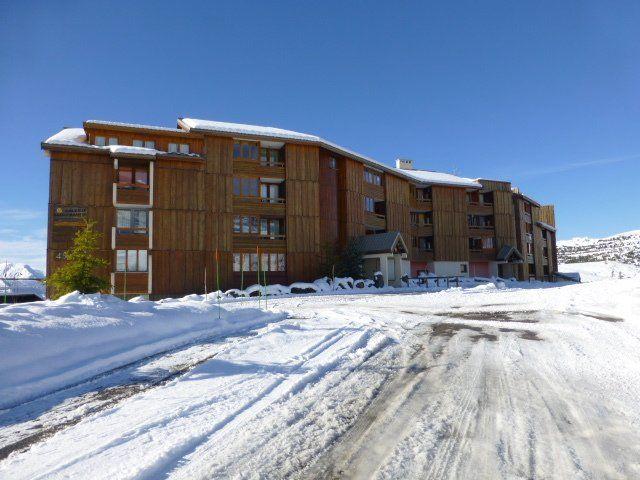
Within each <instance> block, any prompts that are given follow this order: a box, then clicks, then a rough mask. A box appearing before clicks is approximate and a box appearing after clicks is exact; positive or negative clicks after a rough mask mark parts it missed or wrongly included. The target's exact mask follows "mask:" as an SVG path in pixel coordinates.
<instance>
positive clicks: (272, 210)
mask: <svg viewBox="0 0 640 480" xmlns="http://www.w3.org/2000/svg"><path fill="white" fill-rule="evenodd" d="M285 204H286V199H284V198H265V197H255V196H247V195H234V196H233V211H234V212H235V213H244V212H245V211H246V213H254V210H253V209H255V208H257V209H258V210H259V211H260V212H262V213H269V214H274V215H276V214H277V215H284V214H285Z"/></svg>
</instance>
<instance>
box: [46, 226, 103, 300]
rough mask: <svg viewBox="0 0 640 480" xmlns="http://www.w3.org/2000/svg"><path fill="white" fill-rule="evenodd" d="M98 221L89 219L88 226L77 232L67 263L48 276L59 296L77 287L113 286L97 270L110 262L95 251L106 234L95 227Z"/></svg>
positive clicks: (92, 290)
mask: <svg viewBox="0 0 640 480" xmlns="http://www.w3.org/2000/svg"><path fill="white" fill-rule="evenodd" d="M95 223H96V222H93V221H89V222H85V225H84V227H83V228H82V229H80V230H78V231H77V232H76V235H75V237H74V238H73V246H72V247H71V248H70V249H69V250H67V251H66V252H65V259H66V263H65V264H64V265H63V266H62V267H60V268H59V269H58V270H56V271H55V272H54V273H53V274H52V275H51V276H50V277H49V278H48V279H47V285H48V286H51V287H52V288H53V290H54V292H55V293H54V297H55V298H57V297H59V296H61V295H65V294H67V293H70V292H73V291H75V290H78V291H79V292H80V293H96V292H100V291H106V290H107V289H108V288H109V286H110V285H109V281H108V280H106V279H105V278H102V277H99V276H98V275H96V274H95V272H96V270H98V269H99V268H104V267H106V266H107V265H109V262H107V261H106V260H105V259H104V258H100V257H97V256H96V255H95V252H96V251H97V250H98V241H99V240H100V237H102V234H101V233H99V232H96V231H95V230H94V226H95Z"/></svg>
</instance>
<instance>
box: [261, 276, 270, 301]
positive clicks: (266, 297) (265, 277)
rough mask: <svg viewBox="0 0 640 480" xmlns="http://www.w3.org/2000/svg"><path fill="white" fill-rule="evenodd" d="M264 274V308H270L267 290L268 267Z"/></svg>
mask: <svg viewBox="0 0 640 480" xmlns="http://www.w3.org/2000/svg"><path fill="white" fill-rule="evenodd" d="M262 276H263V278H264V308H265V309H268V308H269V307H268V306H267V299H268V298H269V291H268V290H267V269H266V268H265V269H264V270H263V271H262Z"/></svg>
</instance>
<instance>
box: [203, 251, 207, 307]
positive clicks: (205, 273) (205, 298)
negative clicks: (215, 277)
mask: <svg viewBox="0 0 640 480" xmlns="http://www.w3.org/2000/svg"><path fill="white" fill-rule="evenodd" d="M206 262H207V261H206V260H205V264H204V301H205V302H206V301H207V263H206Z"/></svg>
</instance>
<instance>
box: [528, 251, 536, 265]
mask: <svg viewBox="0 0 640 480" xmlns="http://www.w3.org/2000/svg"><path fill="white" fill-rule="evenodd" d="M534 261H535V260H534V258H533V253H527V263H534Z"/></svg>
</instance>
